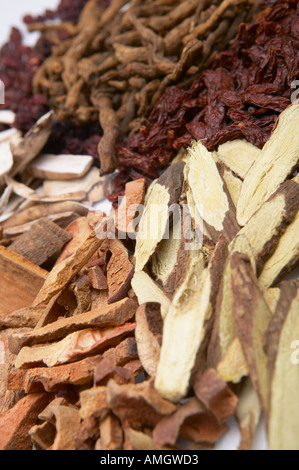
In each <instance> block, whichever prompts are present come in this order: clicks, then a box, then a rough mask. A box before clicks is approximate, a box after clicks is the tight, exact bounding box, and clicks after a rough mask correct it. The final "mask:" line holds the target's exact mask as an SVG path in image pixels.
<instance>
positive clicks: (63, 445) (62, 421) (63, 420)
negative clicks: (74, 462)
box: [51, 405, 80, 451]
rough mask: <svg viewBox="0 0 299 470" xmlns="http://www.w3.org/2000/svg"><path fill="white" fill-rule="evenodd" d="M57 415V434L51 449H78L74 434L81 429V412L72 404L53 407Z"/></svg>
mask: <svg viewBox="0 0 299 470" xmlns="http://www.w3.org/2000/svg"><path fill="white" fill-rule="evenodd" d="M53 413H54V416H55V427H56V436H55V439H54V442H53V445H52V447H51V450H60V451H63V450H64V451H65V450H76V444H75V440H74V435H75V434H76V432H77V431H79V429H80V414H79V410H78V409H74V408H73V407H70V406H64V405H60V406H55V407H53Z"/></svg>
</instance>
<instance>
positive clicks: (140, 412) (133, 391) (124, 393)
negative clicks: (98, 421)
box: [107, 380, 176, 428]
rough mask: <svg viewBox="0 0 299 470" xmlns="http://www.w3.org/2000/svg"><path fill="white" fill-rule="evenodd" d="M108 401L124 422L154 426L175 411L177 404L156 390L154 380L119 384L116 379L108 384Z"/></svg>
mask: <svg viewBox="0 0 299 470" xmlns="http://www.w3.org/2000/svg"><path fill="white" fill-rule="evenodd" d="M107 388H108V402H109V405H110V407H111V409H112V411H113V413H114V414H115V415H116V416H118V418H119V419H120V420H121V422H122V423H123V424H125V423H126V424H128V425H132V426H133V427H134V424H135V425H137V426H138V425H139V423H140V422H142V423H143V426H144V427H147V426H149V427H150V428H153V427H154V426H155V425H156V424H157V423H158V421H159V420H160V419H161V417H162V416H165V415H166V416H167V415H170V414H171V413H173V412H174V411H175V409H176V406H175V405H174V404H173V403H170V402H169V401H167V400H164V399H163V398H162V397H161V396H160V395H159V393H158V392H157V391H156V390H155V388H154V385H153V381H152V380H147V381H145V382H142V383H137V384H125V385H118V384H117V383H116V382H115V381H114V380H110V381H109V382H108V384H107Z"/></svg>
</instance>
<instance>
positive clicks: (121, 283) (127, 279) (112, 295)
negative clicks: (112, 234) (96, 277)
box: [106, 239, 135, 304]
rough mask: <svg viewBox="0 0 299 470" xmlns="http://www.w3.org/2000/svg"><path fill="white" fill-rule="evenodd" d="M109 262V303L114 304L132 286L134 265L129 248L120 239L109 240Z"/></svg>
mask: <svg viewBox="0 0 299 470" xmlns="http://www.w3.org/2000/svg"><path fill="white" fill-rule="evenodd" d="M108 253H109V255H110V259H109V262H108V264H107V270H106V271H107V283H108V290H109V299H108V303H109V304H113V303H114V302H117V301H119V300H121V299H123V298H124V297H125V296H126V295H127V293H128V291H129V290H130V288H131V280H132V277H133V275H134V271H135V268H134V265H133V264H132V263H131V261H130V259H129V253H128V250H127V249H126V248H125V246H124V245H123V244H122V242H121V241H120V240H117V239H115V240H109V244H108Z"/></svg>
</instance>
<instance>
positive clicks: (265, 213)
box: [239, 179, 299, 287]
mask: <svg viewBox="0 0 299 470" xmlns="http://www.w3.org/2000/svg"><path fill="white" fill-rule="evenodd" d="M298 210H299V184H298V183H297V182H296V180H295V179H293V180H288V181H285V182H284V183H283V184H282V185H281V186H280V188H279V189H278V190H277V191H276V193H275V194H273V195H272V196H271V197H270V198H269V199H268V200H267V201H266V202H264V203H263V204H262V206H261V207H260V208H259V210H258V211H257V212H256V213H255V214H254V215H253V216H252V217H251V219H250V220H249V221H248V222H247V224H246V225H245V227H243V228H242V229H241V230H240V232H239V233H240V234H243V235H245V236H246V237H247V238H248V241H249V243H250V245H251V248H252V251H253V254H254V257H255V259H256V264H257V274H258V276H259V274H260V272H261V270H262V268H263V266H264V263H265V262H266V261H267V259H268V258H269V257H270V256H271V254H272V253H273V252H274V250H275V248H276V247H277V245H278V243H279V241H280V238H281V237H282V236H283V233H284V232H285V231H286V230H287V228H288V226H289V224H290V223H291V222H292V221H293V220H294V219H295V217H296V215H297V213H298ZM295 224H296V222H295ZM290 230H291V231H292V229H290ZM292 234H293V233H292ZM293 244H294V242H293ZM286 255H287V254H286ZM265 287H269V286H266V285H265Z"/></svg>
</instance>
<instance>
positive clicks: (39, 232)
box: [9, 219, 71, 266]
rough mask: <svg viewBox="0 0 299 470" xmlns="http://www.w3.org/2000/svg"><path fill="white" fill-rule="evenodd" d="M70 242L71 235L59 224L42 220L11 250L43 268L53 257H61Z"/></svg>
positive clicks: (16, 241)
mask: <svg viewBox="0 0 299 470" xmlns="http://www.w3.org/2000/svg"><path fill="white" fill-rule="evenodd" d="M70 240H71V235H70V234H69V233H67V232H65V231H64V230H62V229H61V228H60V227H59V226H58V225H57V224H55V223H54V222H51V221H50V220H47V219H41V220H39V221H37V222H36V223H34V224H33V225H32V226H31V228H30V229H29V230H28V231H27V232H25V233H23V235H21V236H20V237H18V238H17V239H16V240H15V241H14V242H13V243H12V244H11V245H10V247H9V249H10V250H12V251H14V252H15V253H18V254H19V255H22V256H24V258H26V259H28V260H29V261H31V262H32V263H33V264H36V265H37V266H42V265H43V264H44V263H45V262H46V261H48V260H49V259H51V258H52V256H55V255H59V254H60V252H61V250H62V248H63V247H64V245H65V244H66V243H67V242H69V241H70Z"/></svg>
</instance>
